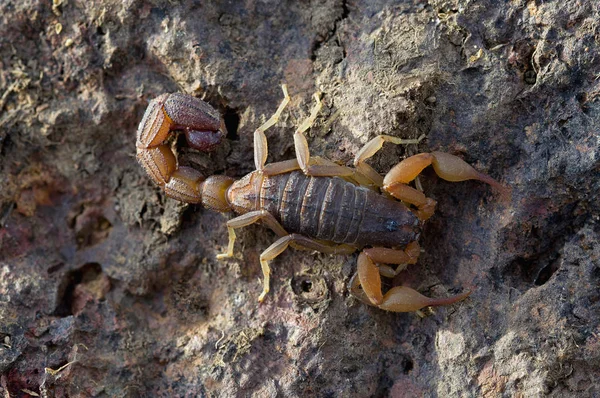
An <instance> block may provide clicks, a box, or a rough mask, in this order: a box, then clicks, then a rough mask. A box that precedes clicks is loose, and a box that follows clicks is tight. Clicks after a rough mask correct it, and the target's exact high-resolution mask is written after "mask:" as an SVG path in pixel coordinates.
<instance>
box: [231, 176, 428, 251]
mask: <svg viewBox="0 0 600 398" xmlns="http://www.w3.org/2000/svg"><path fill="white" fill-rule="evenodd" d="M257 179H258V180H259V183H258V184H257V183H255V181H254V180H257ZM260 180H262V181H260ZM249 182H250V183H249ZM257 186H258V187H259V189H258V192H257V190H256V189H255V187H257ZM227 200H228V201H229V203H230V204H231V206H232V208H233V209H234V210H235V212H236V213H238V214H244V213H248V212H250V211H256V210H266V211H267V212H269V213H270V214H272V215H273V216H274V217H275V218H276V219H277V221H279V223H280V224H281V226H282V227H283V228H284V229H285V230H286V231H288V232H291V233H298V234H301V235H304V236H307V237H310V238H314V239H319V240H323V241H330V242H334V243H346V244H349V245H352V246H355V247H357V248H362V247H364V246H367V245H372V246H384V247H396V246H405V245H407V244H408V243H410V242H413V241H416V240H417V239H418V238H419V233H420V222H419V219H418V218H417V216H416V215H415V214H414V213H413V212H412V211H410V210H409V209H408V208H407V207H406V206H404V205H403V204H402V203H401V202H398V201H395V200H390V199H388V198H386V197H385V196H382V195H381V194H379V193H377V192H375V191H373V190H371V189H368V188H365V187H362V186H357V185H355V184H352V183H351V182H348V181H345V180H343V179H342V178H339V177H313V176H307V175H305V174H304V173H302V171H292V172H290V173H285V174H278V175H274V176H261V175H260V173H258V172H254V173H251V174H249V175H248V176H246V177H245V178H242V179H241V180H238V181H236V182H234V183H233V185H232V186H231V187H230V188H229V191H228V193H227ZM249 205H250V207H248V206H249Z"/></svg>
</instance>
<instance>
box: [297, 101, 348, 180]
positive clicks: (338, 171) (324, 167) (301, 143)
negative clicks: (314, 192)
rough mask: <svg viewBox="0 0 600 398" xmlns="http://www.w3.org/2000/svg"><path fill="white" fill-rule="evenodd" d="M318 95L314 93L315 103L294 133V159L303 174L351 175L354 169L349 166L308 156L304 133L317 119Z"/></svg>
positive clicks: (324, 175)
mask: <svg viewBox="0 0 600 398" xmlns="http://www.w3.org/2000/svg"><path fill="white" fill-rule="evenodd" d="M320 96H321V94H320V93H316V94H315V95H314V98H315V101H316V102H317V103H316V104H315V106H314V107H313V109H312V111H311V112H310V116H309V117H308V118H307V119H306V120H305V121H303V122H302V123H301V124H300V127H298V129H297V130H296V132H295V133H294V147H295V149H296V159H297V160H298V165H299V166H300V169H302V171H303V172H304V174H306V175H309V176H314V177H319V176H320V177H331V176H341V177H345V176H351V175H353V174H354V170H352V169H351V168H349V167H345V166H340V165H338V164H335V163H333V162H331V161H324V160H323V159H319V160H313V159H311V157H310V150H309V148H308V141H307V140H306V136H305V135H304V133H305V132H306V130H308V129H309V128H310V127H311V126H312V125H313V124H314V122H315V120H316V119H317V115H318V114H319V111H320V110H321V107H322V106H323V103H322V102H321V98H320Z"/></svg>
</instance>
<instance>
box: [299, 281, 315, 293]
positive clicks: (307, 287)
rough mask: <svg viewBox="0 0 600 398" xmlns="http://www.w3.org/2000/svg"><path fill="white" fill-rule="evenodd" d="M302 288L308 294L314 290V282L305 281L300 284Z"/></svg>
mask: <svg viewBox="0 0 600 398" xmlns="http://www.w3.org/2000/svg"><path fill="white" fill-rule="evenodd" d="M300 288H301V289H302V291H303V292H304V293H308V292H310V290H311V289H312V282H311V281H309V280H304V281H302V282H301V283H300Z"/></svg>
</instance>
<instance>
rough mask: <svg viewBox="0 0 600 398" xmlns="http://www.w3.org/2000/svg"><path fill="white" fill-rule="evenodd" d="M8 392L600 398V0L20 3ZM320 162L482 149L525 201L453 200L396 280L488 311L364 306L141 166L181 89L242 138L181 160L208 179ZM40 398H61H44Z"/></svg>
mask: <svg viewBox="0 0 600 398" xmlns="http://www.w3.org/2000/svg"><path fill="white" fill-rule="evenodd" d="M0 11H1V14H0V187H1V189H0V396H3V397H27V396H48V397H52V396H57V397H63V396H73V397H75V396H132V397H133V396H154V397H156V396H224V397H225V396H226V397H233V396H238V397H245V396H257V397H268V396H272V397H275V396H291V397H294V396H303V397H310V396H315V397H334V396H335V397H338V396H342V397H365V396H375V397H383V396H392V397H403V396H427V397H436V396H439V397H453V396H456V397H459V396H460V397H475V396H477V397H480V396H482V397H498V396H507V397H508V396H526V397H535V396H557V397H562V396H566V395H571V396H575V395H576V396H581V397H585V396H599V395H600V383H599V382H598V380H600V316H599V313H600V245H599V244H598V233H599V232H600V222H599V215H600V205H599V204H598V192H599V191H600V160H599V152H600V149H599V147H600V112H599V111H600V103H599V102H598V96H599V93H600V80H599V79H598V76H600V63H599V62H598V54H599V52H598V44H599V42H600V25H599V24H598V21H599V20H600V9H599V6H598V4H597V2H595V1H593V0H580V1H576V0H567V1H544V2H541V1H533V0H531V1H512V2H495V1H492V0H482V1H478V2H470V1H465V0H456V1H451V0H447V1H445V0H431V1H419V0H414V1H405V2H401V3H398V2H386V1H381V0H380V1H377V0H376V1H371V0H355V1H336V0H329V1H323V2H297V1H292V0H289V1H284V2H278V1H271V0H267V1H258V2H236V1H233V2H187V1H153V2H143V1H141V0H129V1H124V2H121V1H114V0H106V1H102V2H100V1H91V2H89V1H88V2H84V1H81V0H70V1H63V0H57V1H53V2H47V1H34V0H25V1H19V2H16V1H8V2H6V1H5V2H3V3H2V4H0ZM284 82H285V83H287V84H288V86H289V89H290V94H291V96H292V103H291V105H290V107H289V108H288V110H287V111H286V112H284V116H283V118H282V120H281V122H280V123H279V124H278V125H277V126H276V127H274V128H272V129H271V130H269V131H268V133H267V135H268V139H269V149H270V157H269V161H279V160H285V159H289V158H292V157H293V156H294V152H293V144H292V140H291V134H292V132H293V127H294V126H297V125H298V122H299V121H300V120H302V119H303V118H305V117H306V116H307V114H308V112H309V110H310V107H311V106H312V99H311V96H312V94H313V93H314V92H316V91H320V92H322V93H323V101H324V103H325V105H326V106H325V107H324V109H323V111H322V112H321V114H320V116H319V118H318V119H317V123H316V125H315V126H314V128H313V129H312V130H311V131H310V132H309V134H308V136H309V142H310V147H311V151H312V153H313V154H316V155H320V156H326V157H329V158H330V159H332V160H334V161H336V162H339V163H343V164H350V163H351V161H352V159H353V156H354V154H355V153H356V152H357V151H358V149H359V148H360V147H361V146H362V145H363V144H364V143H365V142H366V141H367V140H368V139H370V138H372V137H374V136H375V135H377V134H382V133H385V134H390V135H395V136H399V137H405V138H416V137H419V136H420V135H422V134H425V135H426V139H425V140H423V141H422V142H421V143H420V144H419V145H418V146H416V145H413V146H407V147H394V146H389V147H388V146H386V147H385V148H384V150H383V151H382V152H381V154H378V155H377V156H376V157H375V159H374V160H373V161H372V162H371V164H372V165H373V166H374V167H375V168H376V169H378V170H379V171H381V172H385V171H387V170H389V169H390V168H391V167H392V166H393V165H394V164H395V163H397V162H398V161H399V160H400V159H402V158H403V157H405V156H408V155H412V154H414V153H417V152H427V151H433V150H440V151H445V152H450V153H453V154H457V155H459V156H461V157H463V158H464V159H465V160H467V161H468V162H469V163H471V164H472V165H474V166H475V167H476V168H478V169H479V170H481V171H483V172H485V173H488V174H490V175H491V176H492V177H494V178H496V179H498V180H499V181H501V182H502V183H504V184H506V185H508V186H510V187H511V188H512V196H511V197H510V198H501V197H499V196H498V195H495V194H494V192H493V191H492V190H491V189H490V188H489V187H488V186H485V185H483V184H480V183H477V182H465V183H457V184H452V183H448V182H445V181H443V180H441V179H439V178H437V177H436V176H435V174H433V172H430V171H427V172H425V173H424V176H423V177H422V179H421V182H422V184H423V186H424V188H425V191H426V193H427V194H428V195H429V196H431V197H433V198H434V199H436V200H437V201H438V210H437V213H436V215H435V216H434V217H433V218H432V219H431V220H430V221H429V222H428V223H427V225H426V228H425V233H424V235H423V238H422V240H421V242H420V243H421V245H422V247H423V249H424V253H423V254H422V256H421V258H420V260H419V263H418V264H417V265H414V266H410V267H408V270H407V271H406V272H403V273H402V274H400V275H399V276H398V277H397V280H394V284H407V285H410V286H412V287H414V288H416V289H419V290H420V291H422V292H424V293H425V294H427V295H430V296H433V297H443V296H447V295H450V294H453V293H456V292H459V291H461V289H466V288H468V289H472V290H473V294H472V295H471V296H470V298H469V299H467V300H466V301H464V302H461V303H459V304H456V305H453V306H451V307H444V308H438V309H435V312H433V313H431V314H430V316H428V317H426V318H424V319H420V318H418V317H416V316H415V315H413V314H393V313H386V312H383V311H380V310H378V309H375V308H372V307H368V306H365V305H363V304H361V303H360V302H357V301H356V300H355V299H353V298H352V297H350V296H349V294H348V281H349V278H350V277H351V275H352V274H353V273H354V269H355V268H354V267H355V262H356V255H351V256H327V255H322V254H313V253H307V252H299V251H295V250H289V251H288V252H286V253H284V254H283V255H282V256H280V257H279V258H278V259H277V260H276V261H275V262H274V263H273V267H272V268H273V279H272V286H271V289H272V292H271V294H270V295H269V297H268V298H267V300H266V302H265V303H263V304H262V305H259V304H258V303H257V302H256V299H257V297H258V294H259V293H260V289H261V285H260V277H261V273H260V264H259V262H258V256H259V255H260V252H261V251H262V250H263V249H264V248H266V247H267V246H268V245H269V244H270V243H271V242H272V241H273V240H274V235H273V233H271V232H270V231H267V230H265V229H264V228H262V227H260V226H252V227H249V228H246V229H245V230H243V231H240V233H239V234H238V236H239V240H238V242H237V244H236V253H237V254H236V257H235V258H234V259H232V260H230V261H227V262H217V261H216V260H215V255H216V254H217V253H219V252H221V251H222V250H223V248H224V246H225V244H226V241H227V233H226V228H225V226H224V222H225V221H226V219H227V217H226V216H224V215H221V214H216V213H212V212H210V211H207V210H203V209H201V208H199V207H198V206H188V205H183V204H179V203H178V202H176V201H174V200H171V199H167V198H166V197H165V196H164V194H163V193H162V192H161V191H160V190H159V189H158V188H157V187H155V186H153V185H152V183H151V182H150V180H149V178H148V177H147V176H146V175H144V173H143V171H142V169H141V167H139V165H138V164H137V163H136V160H135V145H134V136H135V130H136V128H137V124H138V123H139V120H140V119H141V116H142V114H143V112H144V110H145V107H146V105H147V103H148V101H149V100H150V99H152V98H154V97H156V96H157V95H159V94H161V93H163V92H174V91H182V92H186V93H190V94H193V95H196V96H198V97H201V98H203V99H205V100H206V101H208V102H210V103H211V104H212V105H213V106H215V107H216V108H217V109H219V110H220V111H221V112H222V114H223V115H224V118H225V121H226V123H227V127H228V130H229V136H228V140H227V142H226V143H225V144H224V145H222V146H221V147H220V148H219V149H218V150H217V151H216V152H214V153H211V154H210V155H206V154H198V153H194V151H192V150H185V149H181V153H180V155H181V157H182V159H185V161H187V162H189V163H192V164H194V165H195V166H196V167H198V168H199V169H201V170H202V171H204V172H206V173H207V174H214V173H225V174H228V175H231V176H234V177H239V176H242V175H244V174H245V173H248V172H249V171H251V170H252V168H253V164H254V163H253V159H252V150H251V148H252V132H253V129H254V128H256V127H257V126H258V125H259V124H260V123H262V122H263V121H264V120H265V119H266V118H267V117H269V116H270V115H271V114H272V113H273V111H274V110H275V109H276V107H277V105H278V103H279V102H280V101H281V91H280V84H281V83H284ZM36 394H37V395H36Z"/></svg>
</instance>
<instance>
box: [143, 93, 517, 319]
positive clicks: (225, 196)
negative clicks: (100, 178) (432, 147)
mask: <svg viewBox="0 0 600 398" xmlns="http://www.w3.org/2000/svg"><path fill="white" fill-rule="evenodd" d="M283 92H284V95H285V98H284V100H283V102H282V103H281V105H280V106H279V108H278V109H277V111H276V112H275V114H274V115H273V116H271V118H270V119H269V120H267V121H266V122H265V123H264V124H263V125H261V126H260V127H258V129H256V131H255V132H254V162H255V166H256V171H253V172H251V173H249V174H247V175H246V176H244V177H242V178H241V179H239V180H237V181H236V180H234V179H233V178H230V177H227V176H219V175H215V176H209V177H208V178H206V179H205V178H204V176H203V175H202V174H201V173H200V172H199V171H197V170H195V169H193V168H191V167H186V166H181V165H179V164H178V161H177V158H176V156H175V154H174V153H173V151H172V149H171V146H170V144H169V142H170V140H169V136H170V135H171V134H172V132H173V131H183V132H184V133H185V136H186V139H187V142H188V145H189V146H191V147H192V148H195V149H197V150H199V151H208V150H211V149H213V148H214V147H215V146H217V145H218V144H219V143H220V142H221V140H222V139H223V138H224V137H225V135H226V129H225V124H224V122H223V120H222V119H221V118H220V116H219V115H218V113H217V112H216V111H215V110H214V109H213V108H212V107H210V105H208V104H206V103H205V102H203V101H201V100H199V99H197V98H194V97H191V96H188V95H184V94H163V95H161V96H159V97H158V98H156V99H154V100H152V101H151V102H150V104H149V106H148V109H147V111H146V113H145V115H144V117H143V119H142V121H141V123H140V126H139V128H138V134H137V142H136V147H137V157H138V160H139V162H140V164H141V165H142V166H143V167H144V168H145V170H146V172H147V173H148V175H149V176H150V177H151V178H152V179H153V180H154V181H155V182H156V183H157V184H158V185H159V186H161V187H162V188H163V189H164V190H165V192H166V194H167V195H168V196H170V197H172V198H175V199H178V200H181V201H184V202H189V203H201V204H202V205H203V206H204V207H206V208H209V209H212V210H216V211H221V212H230V211H233V212H234V213H236V214H238V216H237V217H235V218H233V219H231V220H229V221H228V222H227V231H228V234H229V243H228V245H227V250H226V252H225V253H221V254H219V255H217V258H218V259H223V258H228V257H232V256H233V248H234V242H235V238H236V235H235V229H237V228H241V227H244V226H247V225H250V224H253V223H257V222H260V223H262V224H264V225H266V226H267V227H269V228H270V229H271V230H273V231H274V232H275V233H276V234H277V235H278V236H279V238H278V239H277V241H275V242H274V243H273V244H272V245H271V246H269V247H268V248H267V249H266V250H265V251H264V252H263V253H262V254H261V255H260V264H261V269H262V272H263V291H262V293H261V295H260V296H259V301H263V300H264V298H265V296H266V294H267V293H268V292H269V281H270V274H271V269H270V267H269V261H271V260H273V259H275V258H276V257H277V256H278V255H279V254H281V253H282V252H283V251H284V250H285V249H286V248H287V247H288V246H292V247H295V248H298V249H309V250H317V251H320V252H323V253H329V254H347V253H352V252H354V251H356V250H361V253H360V254H359V256H358V261H357V263H358V270H357V273H356V274H355V275H354V277H353V278H352V280H351V281H350V291H351V293H352V294H353V295H354V296H355V297H356V298H358V299H359V300H361V301H363V302H364V303H366V304H369V305H373V306H376V307H378V308H381V309H384V310H388V311H397V312H407V311H418V310H419V309H420V308H423V307H425V306H436V305H447V304H452V303H455V302H457V301H460V300H462V299H464V298H465V297H467V296H468V295H469V294H470V292H468V291H467V292H466V293H463V294H459V295H455V296H451V297H448V298H438V299H433V298H429V297H425V296H423V295H421V294H420V293H418V292H417V291H416V290H414V289H411V288H409V287H406V286H395V287H393V288H391V289H390V290H388V291H387V292H386V293H385V294H384V293H383V292H382V289H381V275H383V276H386V277H393V276H394V275H396V273H397V272H400V271H401V270H402V269H404V267H405V265H406V264H414V263H416V261H417V258H418V256H419V253H420V249H419V245H418V243H417V239H418V238H419V235H420V233H421V228H422V224H423V222H424V221H425V220H427V219H428V218H429V217H431V216H432V215H433V213H434V209H435V204H436V202H435V201H434V200H432V199H430V198H427V197H426V196H425V195H424V194H423V193H422V192H421V191H420V190H417V189H415V188H413V187H410V186H409V185H408V184H409V183H410V182H411V181H412V180H414V179H415V178H416V177H417V176H418V174H419V173H420V172H421V171H422V170H423V169H424V168H425V167H427V166H430V165H431V166H433V168H434V170H435V172H436V174H437V175H438V176H439V177H441V178H443V179H445V180H447V181H464V180H469V179H476V180H480V181H483V182H485V183H487V184H490V185H492V186H493V187H494V188H495V189H497V190H498V191H500V192H506V188H505V187H503V186H502V185H501V184H499V183H498V182H496V181H495V180H493V179H492V178H491V177H489V176H487V175H485V174H483V173H480V172H478V171H477V170H475V169H474V168H473V167H471V166H469V165H468V164H467V163H465V162H464V161H463V160H462V159H460V158H458V157H456V156H453V155H450V154H447V153H443V152H432V153H420V154H417V155H414V156H411V157H409V158H407V159H404V160H403V161H402V162H400V163H398V164H397V165H396V166H394V167H393V168H392V169H391V170H390V171H389V172H388V173H387V174H386V175H385V177H382V176H381V175H380V174H379V173H377V172H376V171H375V170H374V169H373V168H371V167H370V166H369V165H368V164H367V163H366V162H365V161H366V160H367V159H369V158H370V157H371V156H373V155H374V154H375V153H376V152H377V151H378V150H379V149H380V148H381V147H382V145H383V144H384V143H385V142H391V143H394V144H416V143H418V142H419V141H420V139H417V140H403V139H399V138H397V137H392V136H387V135H380V136H376V137H375V138H373V139H372V140H371V141H369V142H368V143H367V144H366V145H365V146H364V147H363V148H362V149H361V150H360V151H359V152H358V154H357V155H356V157H355V159H354V168H350V167H346V166H341V165H337V164H335V163H333V162H331V161H328V160H326V159H322V158H318V157H314V156H313V157H311V156H310V153H309V148H308V143H307V141H306V137H305V136H304V132H305V131H306V130H307V129H309V128H310V127H311V126H312V124H313V123H314V121H315V119H316V117H317V114H318V112H319V109H320V107H321V101H320V97H319V96H318V95H316V96H315V98H316V100H317V105H316V106H315V107H314V108H313V110H312V112H311V115H310V116H309V117H308V118H307V119H306V120H305V121H304V122H303V123H301V125H300V126H299V127H298V129H297V130H296V132H295V133H294V146H295V150H296V159H293V160H287V161H282V162H277V163H271V164H266V160H267V152H268V151H267V139H266V136H265V133H264V132H265V131H266V130H267V129H268V128H270V127H271V126H273V125H274V124H276V123H277V121H278V119H279V117H280V115H281V113H282V111H283V110H284V108H285V107H286V105H287V103H288V102H289V100H290V98H289V96H288V94H287V88H286V87H285V85H284V86H283ZM394 199H399V200H400V201H402V202H400V201H397V200H394ZM409 206H413V207H409ZM387 264H394V265H398V268H397V269H396V270H394V269H393V268H391V267H390V266H388V265H387Z"/></svg>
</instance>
